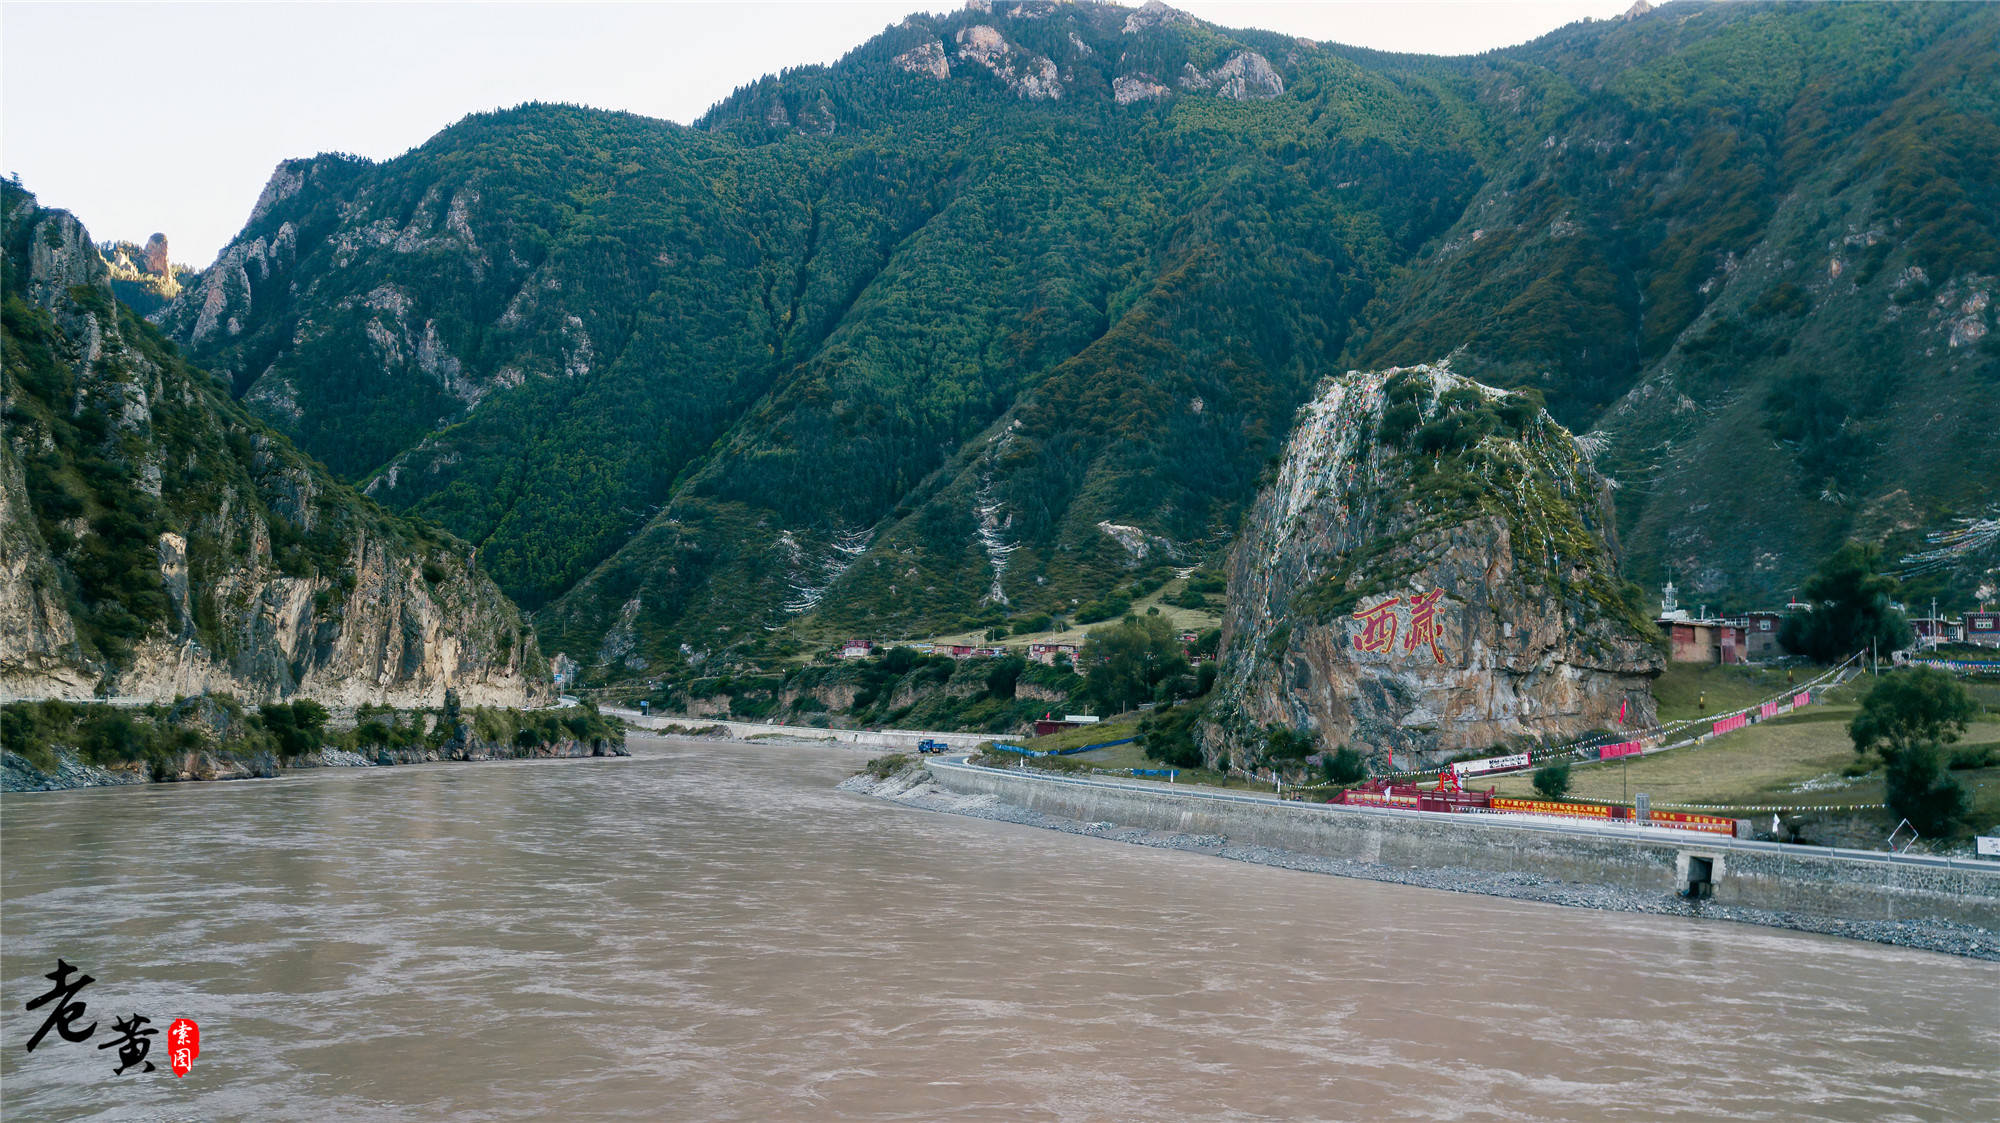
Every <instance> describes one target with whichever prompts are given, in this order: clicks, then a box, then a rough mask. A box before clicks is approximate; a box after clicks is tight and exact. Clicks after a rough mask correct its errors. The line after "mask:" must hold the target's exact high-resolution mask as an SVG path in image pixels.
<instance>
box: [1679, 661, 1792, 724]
mask: <svg viewBox="0 0 2000 1123" xmlns="http://www.w3.org/2000/svg"><path fill="white" fill-rule="evenodd" d="M1824 670H1825V668H1824V667H1800V668H1798V669H1796V670H1791V671H1788V670H1785V669H1782V668H1769V667H1724V666H1721V665H1720V664H1715V663H1669V664H1667V669H1666V671H1665V672H1664V673H1663V674H1661V675H1660V677H1659V678H1658V679H1657V680H1655V681H1654V683H1653V698H1654V700H1655V701H1657V702H1658V703H1659V704H1660V720H1661V721H1662V722H1669V721H1682V720H1685V719H1687V718H1697V717H1702V716H1704V715H1706V714H1726V713H1729V712H1730V711H1732V710H1740V709H1742V708H1743V707H1745V706H1750V705H1755V704H1756V703H1758V702H1761V701H1763V700H1764V699H1766V698H1769V697H1770V696H1771V695H1773V694H1776V693H1778V692H1779V691H1782V690H1784V689H1786V688H1787V687H1791V686H1797V685H1798V684H1800V683H1803V682H1810V681H1811V680H1812V679H1813V678H1815V677H1817V676H1818V675H1819V674H1821V673H1822V672H1823V671H1824Z"/></svg>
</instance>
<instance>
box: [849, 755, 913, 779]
mask: <svg viewBox="0 0 2000 1123" xmlns="http://www.w3.org/2000/svg"><path fill="white" fill-rule="evenodd" d="M909 766H910V754H908V753H890V754H889V755H887V756H878V757H876V758H875V759H874V760H871V761H869V762H868V763H867V764H865V765H863V766H862V768H861V770H862V771H863V772H866V773H867V774H869V775H870V776H873V777H875V778H876V779H877V780H887V779H888V778H889V777H891V776H894V775H895V774H896V773H898V772H901V771H902V770H903V769H905V768H908V767H909Z"/></svg>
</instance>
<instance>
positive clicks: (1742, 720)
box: [1715, 714, 1750, 735]
mask: <svg viewBox="0 0 2000 1123" xmlns="http://www.w3.org/2000/svg"><path fill="white" fill-rule="evenodd" d="M1748 724H1750V715H1749V714H1737V715H1736V716H1735V717H1726V718H1723V719H1722V720H1721V721H1718V722H1716V723H1715V732H1716V734H1717V735H1720V734H1723V733H1731V732H1734V731H1735V730H1738V729H1741V728H1743V727H1744V726H1746V725H1748Z"/></svg>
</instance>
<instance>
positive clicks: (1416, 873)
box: [840, 767, 2000, 962]
mask: <svg viewBox="0 0 2000 1123" xmlns="http://www.w3.org/2000/svg"><path fill="white" fill-rule="evenodd" d="M840 789H841V790H842V791H847V792H854V793H857V794H861V795H869V796H874V797H876V798H879V799H887V800H892V801H894V802H896V803H901V804H904V805H905V806H909V807H916V808H920V809H922V810H926V811H941V812H945V813H948V814H953V815H969V816H972V817H974V818H979V819H992V820H995V821H998V822H1003V823H1018V824H1020V825H1022V826H1029V827H1040V828H1042V829H1044V830H1053V831H1062V832H1064V833H1066V834H1080V835H1089V836H1091V837H1093V838H1103V839H1109V840H1111V841H1113V842H1124V843H1130V844H1132V845H1135V846H1152V847H1157V848H1159V849H1162V850H1181V851H1187V852H1190V853H1195V854H1206V855H1208V856H1210V857H1215V858H1227V859H1229V860H1230V861H1235V862H1250V863H1253V864H1255V865H1260V866H1273V867H1276V868H1278V869H1288V870H1302V871H1305V872H1308V873H1323V874H1332V875H1334V876H1336V877H1360V878H1366V879H1368V880H1370V881H1387V882H1393V883H1395V884H1398V885H1414V886H1419V887H1421V888H1425V889H1441V890H1444V891H1446V892H1452V893H1481V894H1485V895H1487V896H1492V897H1510V898H1513V899H1515V900H1520V901H1539V902H1542V903H1544V904H1552V905H1569V906H1572V907H1575V908H1590V909H1603V910H1606V911H1609V912H1637V913H1652V914H1655V915H1661V916H1683V917H1696V918H1702V919H1708V920H1728V921H1735V922H1737V923H1742V924H1758V925H1763V926H1765V927H1769V928H1789V929H1791V930H1793V931H1798V932H1818V933H1822V934H1825V935H1830V936H1845V937H1848V938H1850V939H1856V940H1869V941H1873V942H1875V943H1883V944H1894V945H1896V946H1897V947H1907V948H1918V949H1921V950H1924V951H1935V952H1943V953H1945V954H1947V955H1960V956H1966V957H1968V958H1972V959H1984V960H1989V961H1994V962H2000V932H1993V931H1990V930H1988V929H1984V928H1975V927H1973V926H1971V925H1967V924H1956V923H1952V922H1950V921H1943V920H1907V921H1861V920H1843V919H1837V918H1831V917H1822V916H1811V915H1806V914H1802V913H1793V912H1779V911H1775V910H1769V909H1752V908H1742V907H1738V906H1732V905H1718V904H1716V903H1714V902H1712V901H1711V902H1702V903H1695V902H1689V901H1684V900H1681V899H1680V898H1678V897H1676V896H1674V895H1672V894H1670V893H1666V892H1660V893H1644V892H1638V891H1635V890H1630V889H1620V888H1615V887H1612V886H1605V885H1588V884H1581V883H1578V882H1573V881H1562V880H1558V879H1555V878H1548V877H1539V876H1536V875H1534V874H1525V873H1519V872H1514V873H1495V872H1492V871H1488V870H1474V869H1465V868H1462V867H1454V866H1438V867H1433V868H1427V869H1404V868H1401V867H1397V866H1385V865H1378V864H1375V863H1372V862H1363V861H1357V860H1354V859H1349V858H1329V857H1323V856H1320V855H1316V854H1306V853H1301V852H1298V851H1294V850H1281V849H1277V848H1274V847H1268V846H1248V845H1240V844H1235V843H1231V842H1230V841H1229V839H1228V838H1227V837H1224V836H1222V835H1197V834H1180V833H1173V832H1167V831H1154V830H1143V829H1140V828H1136V827H1122V826H1119V825H1117V824H1115V823H1108V822H1097V823H1087V822H1081V821H1079V820H1075V819H1064V818H1058V817H1055V816H1051V815H1045V814H1042V813H1040V812H1036V811H1029V810H1026V809H1023V808H1020V807H1015V806H1013V805H1011V804H1008V803H1004V802H1002V801H1001V800H999V799H997V798H995V797H993V796H966V795H961V794H958V793H956V792H951V791H947V790H945V789H944V788H942V787H939V786H938V785H937V784H936V783H935V782H933V781H932V780H931V778H930V774H929V773H928V772H926V771H925V770H923V769H922V768H921V767H915V768H907V769H904V770H903V771H901V772H898V773H897V774H895V775H893V776H890V777H889V778H887V779H885V780H877V779H876V778H874V777H872V776H869V775H866V774H863V775H859V776H855V777H852V778H850V779H848V780H846V781H843V782H842V783H841V784H840Z"/></svg>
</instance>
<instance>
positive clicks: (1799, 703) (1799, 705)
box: [1792, 694, 1812, 710]
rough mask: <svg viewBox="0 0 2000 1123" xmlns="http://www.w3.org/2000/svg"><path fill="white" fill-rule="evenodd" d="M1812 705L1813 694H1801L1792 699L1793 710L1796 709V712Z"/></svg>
mask: <svg viewBox="0 0 2000 1123" xmlns="http://www.w3.org/2000/svg"><path fill="white" fill-rule="evenodd" d="M1810 705H1812V695H1811V694H1800V695H1797V696H1795V697H1794V698H1793V699H1792V708H1793V709H1795V710H1797V709H1803V708H1804V707H1806V706H1810Z"/></svg>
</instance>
